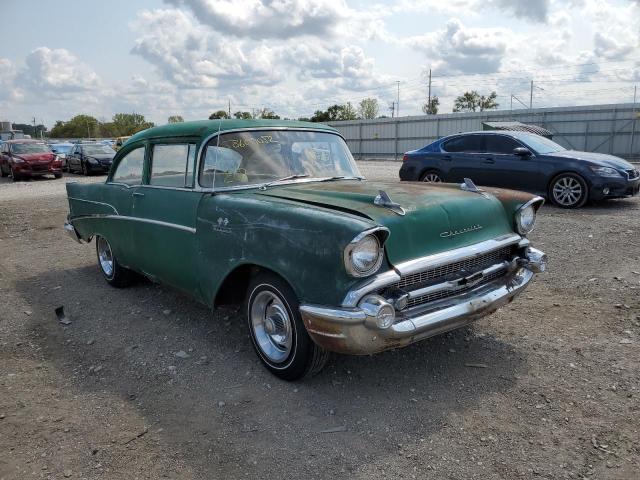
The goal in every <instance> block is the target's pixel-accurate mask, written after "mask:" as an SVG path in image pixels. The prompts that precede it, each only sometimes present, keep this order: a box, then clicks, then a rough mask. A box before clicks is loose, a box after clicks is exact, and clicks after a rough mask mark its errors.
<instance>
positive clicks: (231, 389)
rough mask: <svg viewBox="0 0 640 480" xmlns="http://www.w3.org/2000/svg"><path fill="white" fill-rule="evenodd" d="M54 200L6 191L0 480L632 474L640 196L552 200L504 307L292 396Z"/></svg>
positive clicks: (1, 190)
mask: <svg viewBox="0 0 640 480" xmlns="http://www.w3.org/2000/svg"><path fill="white" fill-rule="evenodd" d="M362 167H363V171H364V172H365V174H367V175H368V176H369V177H370V178H383V177H390V178H397V173H396V172H397V164H390V163H363V164H362ZM96 180H100V179H89V181H96ZM83 181H86V180H84V179H83ZM63 186H64V180H59V181H53V180H50V181H32V182H27V183H22V184H20V185H11V184H9V182H6V179H3V180H2V182H1V183H0V479H7V480H8V479H27V478H34V479H37V478H56V479H57V478H78V479H80V478H82V479H98V478H105V479H107V478H108V479H128V480H129V479H158V478H170V479H192V478H193V479H216V478H261V479H262V478H274V477H278V478H351V479H354V478H355V479H369V478H421V479H424V478H434V479H461V480H462V479H472V478H477V479H513V478H527V479H528V478H552V479H556V478H558V479H560V478H584V477H586V478H597V479H625V478H628V479H631V478H634V479H637V478H638V471H640V432H639V427H640V411H639V410H640V373H639V372H640V299H639V296H638V294H639V293H640V220H639V218H640V199H638V198H636V199H629V200H621V201H612V202H610V203H607V204H605V205H602V206H592V207H588V208H585V209H582V210H580V211H577V212H567V211H561V210H558V209H555V208H552V207H547V206H545V207H544V208H543V210H542V213H541V215H540V218H539V224H538V228H537V229H536V231H535V232H534V233H533V234H532V236H531V238H532V241H533V242H534V244H535V245H536V246H538V247H539V248H541V249H543V250H545V251H546V252H547V253H548V254H549V256H550V259H551V264H550V269H549V271H548V273H546V274H544V275H540V276H539V277H538V278H537V279H536V280H535V283H534V285H532V286H531V287H530V289H529V290H528V291H527V292H525V293H524V294H523V295H522V296H521V297H519V298H518V299H517V300H516V301H515V302H514V303H513V304H511V305H510V306H508V307H507V308H504V309H503V310H501V311H499V312H498V313H496V314H494V315H493V316H492V317H490V318H489V319H485V320H483V321H480V322H479V323H477V324H475V325H474V326H473V327H472V328H468V329H464V330H460V331H456V332H454V333H451V334H447V335H443V336H439V337H436V338H433V339H430V340H427V341H424V342H422V343H419V344H416V345H413V346H411V347H409V348H406V349H403V350H399V351H394V352H388V353H384V354H380V355H376V356H373V357H358V358H355V357H346V356H336V357H334V359H333V360H332V361H331V363H330V364H329V366H328V367H327V369H326V370H325V371H324V372H323V373H322V374H321V375H319V376H317V377H315V378H313V379H311V380H307V381H305V382H302V383H297V384H290V383H285V382H281V381H279V380H277V379H276V378H274V377H273V376H271V375H270V374H268V373H267V372H266V371H265V370H264V369H263V368H262V367H261V366H260V364H259V363H258V361H257V359H256V357H255V355H254V353H253V351H252V349H251V346H250V343H249V340H248V337H247V334H246V332H245V329H244V324H243V322H242V320H241V318H240V317H239V315H238V314H237V312H236V311H234V310H233V309H226V310H221V311H217V312H215V314H213V315H212V314H211V313H210V312H209V311H208V310H207V309H206V308H205V307H203V306H201V305H199V304H197V303H195V302H193V301H191V300H190V299H189V298H187V297H185V296H183V295H181V294H179V293H177V292H175V291H173V290H171V289H168V288H164V287H161V286H157V285H154V284H151V283H140V284H138V285H136V286H134V287H132V288H130V289H126V290H116V289H113V288H110V287H108V286H107V285H106V283H105V282H104V281H103V280H102V278H101V277H100V274H99V272H98V270H97V266H96V261H95V253H94V245H93V244H90V245H84V246H80V245H78V244H75V243H73V242H72V241H71V240H70V239H68V238H67V237H66V236H65V235H64V234H63V233H62V229H61V225H62V223H63V221H64V218H65V215H66V212H67V205H66V201H65V197H64V194H63V191H64V188H63ZM60 305H64V307H65V310H66V312H67V315H68V316H69V318H70V320H71V321H72V323H71V324H70V325H67V326H64V325H61V324H60V323H58V321H57V319H56V317H55V315H54V308H55V307H57V306H60ZM179 351H184V352H186V353H187V354H188V358H179V357H176V355H175V354H176V352H179ZM471 364H475V365H477V366H476V367H473V366H470V365H471ZM634 472H635V473H634Z"/></svg>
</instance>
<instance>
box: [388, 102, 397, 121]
mask: <svg viewBox="0 0 640 480" xmlns="http://www.w3.org/2000/svg"><path fill="white" fill-rule="evenodd" d="M389 110H391V118H393V114H394V113H395V110H396V102H391V106H390V107H389Z"/></svg>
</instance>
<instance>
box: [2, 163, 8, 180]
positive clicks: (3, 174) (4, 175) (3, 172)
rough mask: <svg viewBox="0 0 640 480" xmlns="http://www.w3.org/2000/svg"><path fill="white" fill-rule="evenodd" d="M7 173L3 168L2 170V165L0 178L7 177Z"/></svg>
mask: <svg viewBox="0 0 640 480" xmlns="http://www.w3.org/2000/svg"><path fill="white" fill-rule="evenodd" d="M8 175H9V173H7V172H5V171H4V168H2V165H0V177H6V176H8Z"/></svg>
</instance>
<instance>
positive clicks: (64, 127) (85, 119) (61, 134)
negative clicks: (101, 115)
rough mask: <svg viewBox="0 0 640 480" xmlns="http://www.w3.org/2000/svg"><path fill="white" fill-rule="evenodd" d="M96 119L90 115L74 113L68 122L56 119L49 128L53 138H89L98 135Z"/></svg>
mask: <svg viewBox="0 0 640 480" xmlns="http://www.w3.org/2000/svg"><path fill="white" fill-rule="evenodd" d="M98 125H99V123H98V120H97V119H96V118H95V117H92V116H90V115H76V116H75V117H73V118H72V119H71V120H69V121H68V122H63V121H60V120H58V121H57V122H56V123H55V125H54V127H53V128H52V129H51V133H50V136H51V137H53V138H91V137H97V136H99V135H100V131H99V128H98Z"/></svg>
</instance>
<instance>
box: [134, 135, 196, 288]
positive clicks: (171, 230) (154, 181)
mask: <svg viewBox="0 0 640 480" xmlns="http://www.w3.org/2000/svg"><path fill="white" fill-rule="evenodd" d="M195 156H196V142H195V140H193V141H185V140H183V139H180V140H178V141H171V140H169V141H162V142H155V143H152V144H150V146H149V153H148V155H147V159H146V164H147V169H146V175H145V176H146V180H145V182H144V184H143V185H140V186H138V187H136V188H134V191H133V215H134V217H135V219H136V221H135V222H134V224H135V227H134V229H135V230H134V244H135V248H136V250H137V252H138V255H139V257H138V258H139V262H140V265H141V269H142V271H143V272H144V273H145V274H146V275H147V276H149V277H151V278H153V279H157V280H159V281H162V282H163V283H167V284H169V285H172V286H174V287H176V288H179V289H181V290H184V291H187V292H189V293H192V294H195V295H197V275H196V273H195V272H196V262H197V259H198V255H197V245H196V215H197V210H198V203H199V202H200V199H201V198H202V195H203V194H202V192H200V191H196V190H195V189H194V164H195Z"/></svg>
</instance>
